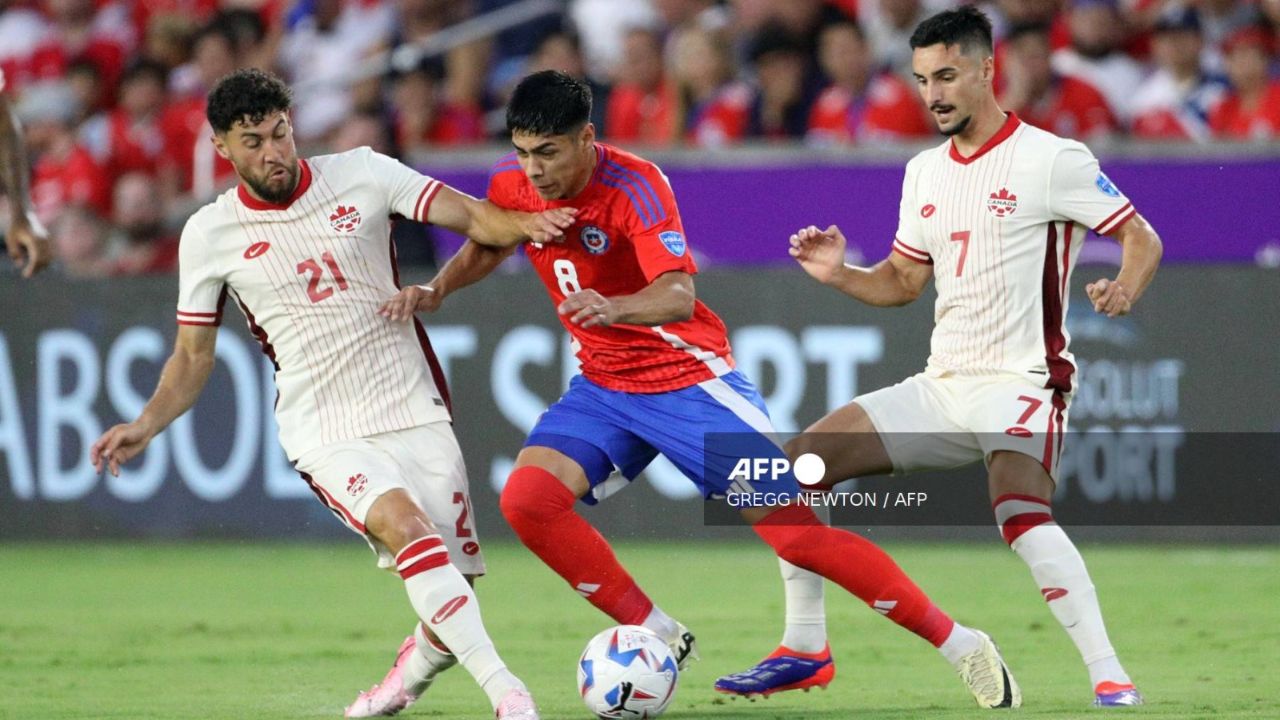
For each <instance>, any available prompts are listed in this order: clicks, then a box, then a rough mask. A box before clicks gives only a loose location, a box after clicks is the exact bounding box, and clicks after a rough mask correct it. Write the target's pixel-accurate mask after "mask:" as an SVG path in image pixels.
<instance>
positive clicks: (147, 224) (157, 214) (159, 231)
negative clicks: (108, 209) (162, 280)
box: [110, 173, 178, 275]
mask: <svg viewBox="0 0 1280 720" xmlns="http://www.w3.org/2000/svg"><path fill="white" fill-rule="evenodd" d="M153 185H154V181H153V180H152V179H151V178H150V177H149V176H147V175H145V174H142V173H129V174H127V175H123V176H121V177H120V179H119V180H117V181H116V186H115V191H114V193H113V197H114V201H113V203H112V204H113V205H114V218H113V219H114V220H115V226H116V236H117V237H116V240H117V241H118V242H117V244H118V245H119V255H117V256H116V257H115V258H114V260H113V262H112V263H111V268H110V274H112V275H155V274H167V273H173V272H176V271H177V269H178V238H176V237H174V236H173V235H172V234H169V233H166V232H164V227H163V223H164V213H163V208H162V207H161V206H160V203H157V202H156V200H155V192H154V190H153V188H152V186H153Z"/></svg>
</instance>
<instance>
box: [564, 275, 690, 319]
mask: <svg viewBox="0 0 1280 720" xmlns="http://www.w3.org/2000/svg"><path fill="white" fill-rule="evenodd" d="M694 299H695V297H694V291H693V276H692V275H690V274H689V273H686V272H680V271H679V270H673V271H671V272H666V273H663V274H661V275H659V276H658V277H656V278H654V279H653V282H651V283H649V284H648V285H646V286H645V287H644V289H643V290H641V291H640V292H637V293H632V294H631V295H615V296H614V297H605V296H603V295H601V294H600V293H598V292H596V291H595V290H579V291H578V292H575V293H572V294H570V295H569V296H568V297H566V298H565V299H564V302H562V303H560V306H559V307H558V308H556V310H557V312H559V313H560V314H561V315H565V316H568V318H569V322H571V323H573V324H574V325H579V326H582V327H584V328H588V327H594V326H596V325H603V326H606V327H607V326H609V325H648V326H653V325H664V324H666V323H672V322H681V321H683V320H688V319H689V318H691V317H693V301H694Z"/></svg>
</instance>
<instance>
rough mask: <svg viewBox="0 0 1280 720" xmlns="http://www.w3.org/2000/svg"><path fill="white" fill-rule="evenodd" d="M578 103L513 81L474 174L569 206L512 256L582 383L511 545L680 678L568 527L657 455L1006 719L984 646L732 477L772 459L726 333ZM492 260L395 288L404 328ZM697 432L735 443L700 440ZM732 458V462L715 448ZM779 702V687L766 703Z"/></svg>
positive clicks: (593, 550)
mask: <svg viewBox="0 0 1280 720" xmlns="http://www.w3.org/2000/svg"><path fill="white" fill-rule="evenodd" d="M590 110H591V93H590V90H589V89H588V88H587V87H586V86H585V85H584V84H583V83H581V82H579V81H577V80H574V79H573V78H571V77H569V76H567V75H564V74H562V73H558V72H554V71H547V72H541V73H535V74H533V75H530V76H529V77H526V78H525V79H524V80H523V81H522V82H521V83H520V85H519V86H518V87H517V88H516V90H515V93H514V95H513V96H512V99H511V103H510V105H509V106H508V108H507V127H508V129H509V130H510V131H511V140H512V144H513V145H515V148H516V151H515V152H514V153H512V154H511V155H508V156H507V157H504V158H503V159H502V160H500V161H499V162H498V163H497V165H496V166H495V167H494V169H493V172H492V174H491V176H490V182H489V191H488V197H489V200H490V201H491V202H493V203H494V204H496V205H499V206H501V207H505V208H508V209H519V210H524V211H526V212H529V211H535V212H536V211H543V210H548V209H554V208H560V207H574V208H576V209H577V211H578V214H577V216H576V217H575V225H574V226H573V227H571V228H569V229H568V230H567V231H566V234H565V238H564V240H563V242H560V243H543V244H532V245H528V246H527V247H526V250H525V251H526V253H527V255H528V257H529V260H530V262H532V264H533V266H534V268H535V269H536V271H537V273H538V276H539V277H540V278H541V279H542V281H543V284H544V285H545V286H546V288H547V292H548V294H549V295H550V297H551V301H552V303H553V305H554V307H555V308H556V312H557V313H558V314H559V317H560V320H561V322H562V323H563V325H564V327H565V328H566V329H567V330H568V331H569V333H570V334H571V335H572V337H573V342H574V346H575V347H576V349H577V355H578V358H579V360H580V361H581V363H582V374H581V375H579V376H577V377H575V378H574V379H573V380H572V381H571V382H570V385H569V390H568V391H567V392H566V393H565V394H564V395H563V396H562V397H561V398H560V400H559V401H557V402H556V403H555V404H554V405H552V406H551V407H550V408H549V409H548V410H547V411H546V412H545V413H543V414H542V416H541V417H540V418H539V420H538V423H537V425H536V426H535V427H534V428H533V431H532V432H531V433H530V435H529V438H528V439H527V440H526V442H525V447H524V449H523V450H521V452H520V454H519V456H518V457H517V459H516V464H515V469H514V470H513V471H512V473H511V476H510V478H509V479H508V481H507V484H506V487H505V488H504V490H503V492H502V512H503V515H504V516H505V517H506V518H507V521H508V522H509V523H510V524H511V526H512V528H513V529H514V530H515V531H516V534H517V535H519V537H520V539H521V541H523V542H524V544H525V545H526V546H527V547H528V548H529V549H530V550H532V551H533V552H534V553H535V554H536V555H537V556H538V557H539V558H541V559H542V561H543V562H545V563H546V564H547V565H548V566H549V567H551V569H553V570H554V571H555V572H556V573H558V574H559V575H560V576H561V577H562V578H564V580H565V581H566V582H568V583H569V586H570V587H572V588H573V589H574V590H575V591H577V592H578V594H580V595H582V596H583V597H585V598H586V599H587V600H588V601H589V602H590V603H591V604H593V605H595V606H596V607H597V608H599V609H600V610H601V611H603V612H604V613H605V614H607V615H608V616H609V617H611V618H613V619H614V620H615V621H616V622H618V623H622V624H634V625H643V626H645V627H647V628H649V629H651V630H653V631H654V632H655V633H656V634H657V635H659V636H660V637H662V638H663V639H664V640H666V641H667V642H668V643H669V644H670V645H671V646H672V648H673V651H674V654H675V656H676V658H677V661H678V662H679V664H680V665H681V666H684V665H686V664H687V663H688V662H689V658H690V656H691V655H692V654H693V652H694V639H693V636H692V635H691V634H690V633H689V632H688V631H687V630H686V629H685V628H684V626H682V625H680V624H679V623H677V622H676V621H675V620H674V619H672V618H671V617H670V616H668V615H667V614H666V613H664V612H663V611H662V610H661V609H660V608H659V607H658V606H657V605H655V604H654V603H653V601H652V600H650V599H649V596H648V595H646V594H645V593H644V591H643V590H641V589H640V587H639V586H638V585H637V584H636V582H635V581H634V580H633V579H632V578H631V576H630V575H629V574H628V573H627V571H626V570H625V569H624V568H623V567H622V564H621V563H619V562H618V559H617V557H615V556H614V553H613V550H612V549H611V548H610V547H609V544H608V543H607V542H606V541H605V539H604V538H603V537H602V536H601V535H600V533H599V532H598V531H597V530H596V529H595V528H593V527H592V526H591V525H590V524H589V523H588V522H587V521H586V520H585V519H583V518H582V517H581V516H579V515H578V514H577V513H576V512H574V503H575V501H578V500H581V501H582V502H584V503H587V504H594V503H596V502H599V501H600V500H603V499H604V498H605V497H607V496H608V495H610V494H611V493H612V492H613V491H616V490H618V489H620V487H621V486H625V485H626V482H625V480H623V479H616V480H610V476H611V475H612V473H613V472H614V470H615V469H616V470H618V471H620V472H621V475H622V476H623V478H625V479H626V480H629V479H631V478H634V477H635V476H636V475H637V474H638V473H639V472H640V471H641V470H643V469H644V467H645V466H646V465H648V464H649V462H650V461H652V460H653V459H654V458H655V457H656V456H657V455H658V454H659V453H661V454H663V455H664V456H666V457H667V458H668V459H669V460H671V461H672V462H673V463H674V464H675V465H676V466H677V467H679V468H680V469H681V471H682V472H683V473H684V474H685V475H686V476H687V477H689V479H690V480H692V481H693V482H694V483H695V484H697V485H698V486H699V489H700V490H701V491H702V493H703V495H704V496H705V497H707V498H724V499H726V501H727V502H729V503H730V504H731V505H732V506H734V507H735V508H739V509H741V512H742V516H743V518H744V519H745V520H746V521H747V522H749V523H750V524H751V525H752V526H753V528H754V530H755V532H756V533H757V534H758V535H759V536H760V537H761V539H763V540H764V541H765V542H766V543H768V544H769V545H770V547H772V548H773V549H774V551H775V552H776V553H777V554H778V556H779V557H781V558H784V559H785V560H787V561H788V562H790V563H793V564H795V565H796V566H798V567H802V568H807V569H808V570H811V571H813V572H815V573H817V574H819V575H821V576H823V577H826V578H828V579H830V580H832V581H833V582H835V583H837V584H839V585H840V586H841V587H843V588H844V589H846V590H847V591H849V592H851V593H852V594H854V595H856V596H857V597H858V598H860V599H861V600H862V601H863V602H865V603H867V604H868V605H870V606H872V607H873V608H875V609H876V610H877V611H879V612H880V613H882V614H884V615H886V616H887V617H888V618H889V619H890V620H893V621H894V622H896V623H898V624H899V625H901V626H903V627H905V628H907V629H908V630H910V631H912V632H914V633H916V634H917V635H919V636H920V637H922V638H924V639H925V640H927V641H929V642H930V643H931V644H932V645H934V646H935V647H937V648H938V649H939V650H940V651H941V652H942V654H943V655H944V656H945V657H946V658H947V659H948V660H949V661H950V662H951V663H952V664H953V665H954V666H955V667H956V668H957V670H958V671H959V672H960V674H961V676H962V677H963V678H964V680H965V682H966V683H967V685H968V686H969V689H970V690H971V691H972V692H973V693H974V695H975V697H976V698H977V699H978V701H979V703H980V704H983V705H986V706H1000V705H1005V706H1008V705H1016V704H1018V702H1019V696H1018V690H1017V686H1016V684H1015V683H1014V682H1013V680H1012V677H1011V676H1010V674H1009V672H1008V669H1007V668H1006V667H1005V665H1004V662H1003V661H1002V660H1001V658H1000V655H999V653H998V651H997V650H996V648H995V645H994V644H993V643H992V642H991V640H990V638H988V637H987V636H986V635H984V634H983V633H981V632H979V631H976V630H972V629H970V628H967V627H964V626H962V625H960V624H958V623H956V622H954V621H952V620H951V618H950V617H948V616H947V615H946V614H945V613H943V612H942V611H941V610H940V609H938V608H937V607H936V606H935V605H934V604H933V603H932V602H931V601H930V600H929V598H928V597H927V596H926V595H925V594H924V592H923V591H921V590H920V588H918V587H917V586H916V585H915V583H914V582H912V581H911V579H910V578H908V577H907V575H906V574H905V573H904V572H903V571H902V570H901V569H900V568H899V567H898V566H897V564H895V563H894V561H893V560H892V559H891V558H890V557H889V556H888V555H887V554H885V553H884V552H883V551H882V550H880V549H879V548H878V547H876V546H875V545H873V544H872V543H870V542H869V541H867V540H865V539H864V538H861V537H859V536H857V535H855V534H853V533H850V532H846V531H844V530H837V529H834V528H831V527H828V526H826V525H824V524H822V523H821V522H820V521H819V520H818V518H817V516H815V515H814V513H813V511H812V510H811V509H810V508H808V507H807V506H803V505H800V504H796V503H785V502H779V501H777V500H771V499H770V498H771V497H778V496H782V497H785V498H792V497H794V496H795V495H796V494H797V493H798V492H799V488H798V485H797V483H796V480H795V477H794V476H793V475H792V474H790V473H787V474H786V476H785V477H781V478H778V479H775V480H767V479H765V480H743V479H740V478H739V479H733V480H732V481H731V476H732V475H733V471H732V468H733V466H734V465H735V464H736V463H737V461H738V460H739V459H741V458H742V457H744V453H752V454H753V455H751V456H752V457H756V458H759V457H769V458H778V457H781V456H782V451H781V449H780V448H779V447H778V446H777V445H775V444H773V442H772V441H770V440H769V439H768V437H767V436H766V433H770V432H772V430H773V428H772V425H771V424H770V421H769V416H768V411H767V409H766V408H765V406H764V402H763V401H762V400H761V398H760V395H759V393H758V392H757V391H756V389H755V387H754V386H753V385H752V384H751V381H750V380H748V379H747V378H746V377H745V376H744V375H743V374H742V373H740V372H738V371H737V370H735V369H734V362H733V357H732V355H731V353H730V349H729V342H728V339H727V337H726V334H725V327H724V324H723V323H722V322H721V321H720V318H718V317H717V316H716V315H715V313H713V312H712V311H711V309H710V308H708V307H707V306H706V305H704V304H703V303H702V302H700V301H699V300H698V299H697V298H696V295H695V291H694V283H693V275H694V274H695V273H696V272H697V267H696V265H695V263H694V261H693V258H692V256H691V254H690V252H689V245H688V241H687V240H686V238H685V236H684V227H683V225H682V223H681V220H680V212H679V209H678V208H677V206H676V201H675V195H674V194H673V192H672V189H671V186H670V185H669V184H668V183H667V179H666V177H665V176H664V175H663V174H662V172H661V170H659V169H658V167H657V166H655V165H654V164H653V163H650V162H647V161H645V160H643V159H641V158H639V157H636V156H635V155H631V154H630V153H626V152H623V151H622V150H619V149H618V148H614V147H610V146H608V145H603V144H600V143H597V142H596V140H595V128H594V127H593V126H592V125H591V124H590V123H589V122H588V118H589V114H590ZM505 256H506V253H505V252H502V251H490V250H488V249H486V248H484V247H482V246H480V245H478V244H476V243H468V244H467V245H465V246H464V247H463V249H462V250H460V251H459V253H458V254H457V255H455V256H454V257H453V258H452V259H451V260H450V261H449V263H448V264H446V266H445V267H444V268H442V269H441V271H440V273H439V274H438V275H437V276H436V278H435V279H434V280H432V282H431V283H430V284H429V285H428V286H427V287H425V288H412V289H406V290H405V291H404V292H403V293H402V295H403V296H404V298H405V300H406V301H407V307H406V309H405V312H404V313H403V314H402V315H400V317H403V318H404V319H408V317H410V316H411V311H412V310H429V309H432V308H434V307H435V306H436V305H438V303H439V302H440V300H441V299H442V298H443V297H445V296H447V295H448V294H450V293H452V292H454V291H456V290H457V289H459V288H460V287H463V286H465V285H467V284H470V283H472V282H475V281H477V280H479V279H480V278H482V277H484V276H485V275H487V274H488V273H489V272H490V271H492V270H493V268H494V267H495V266H496V265H497V264H498V263H499V262H500V261H501V260H502V259H503V258H504V257H505ZM708 433H732V434H733V436H732V437H733V438H734V440H733V441H726V442H724V443H717V442H715V441H709V442H707V445H706V447H705V448H704V437H705V436H706V435H707V434H708ZM731 445H738V447H730V446H731ZM773 672H775V673H781V674H785V673H799V674H800V675H803V677H800V678H799V679H798V680H797V682H803V683H807V685H808V686H813V685H825V684H826V683H827V682H829V681H830V678H831V675H832V672H833V666H832V665H831V660H830V655H829V654H827V655H821V654H813V655H810V656H807V657H792V658H790V659H788V660H787V661H785V662H780V663H779V664H778V667H776V668H774V669H773ZM780 689H781V688H780Z"/></svg>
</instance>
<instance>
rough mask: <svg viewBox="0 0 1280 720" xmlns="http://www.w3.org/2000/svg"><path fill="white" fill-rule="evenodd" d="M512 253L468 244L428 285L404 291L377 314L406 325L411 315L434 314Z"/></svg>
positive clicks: (504, 249) (397, 294)
mask: <svg viewBox="0 0 1280 720" xmlns="http://www.w3.org/2000/svg"><path fill="white" fill-rule="evenodd" d="M513 252H515V248H514V247H511V248H495V247H488V246H485V245H481V244H479V243H476V242H473V241H471V240H468V241H467V242H466V243H465V244H463V246H462V248H461V249H459V250H458V252H457V253H455V254H454V256H453V257H451V258H449V261H448V262H446V263H445V264H444V267H442V268H440V272H438V273H436V276H435V277H434V278H432V280H431V282H429V283H427V284H426V285H411V286H409V287H407V288H404V289H403V290H401V291H400V292H398V293H396V294H395V296H394V297H392V298H391V299H390V300H388V301H387V302H385V303H383V305H382V307H380V308H378V314H379V315H381V316H383V317H385V318H389V319H391V320H395V321H396V322H406V321H408V320H409V319H410V318H412V317H413V314H414V313H419V312H435V311H436V310H437V309H439V307H440V304H441V303H442V302H444V299H445V298H446V297H448V296H449V295H450V294H451V293H453V292H454V291H455V290H459V289H461V288H464V287H466V286H468V285H470V284H472V283H475V282H479V281H480V280H483V279H484V278H485V277H486V276H488V275H489V273H491V272H493V270H494V268H496V267H498V265H501V264H502V261H503V260H506V259H507V258H508V257H510V256H511V253H513Z"/></svg>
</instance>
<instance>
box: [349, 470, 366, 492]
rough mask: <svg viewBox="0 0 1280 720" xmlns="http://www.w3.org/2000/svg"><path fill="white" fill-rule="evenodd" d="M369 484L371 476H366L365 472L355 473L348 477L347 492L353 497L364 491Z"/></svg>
mask: <svg viewBox="0 0 1280 720" xmlns="http://www.w3.org/2000/svg"><path fill="white" fill-rule="evenodd" d="M368 486H369V478H367V477H365V476H364V473H356V474H355V475H352V476H351V477H349V478H347V494H348V495H350V496H351V497H355V496H356V495H359V494H360V493H362V492H364V489H365V488H366V487H368Z"/></svg>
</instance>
